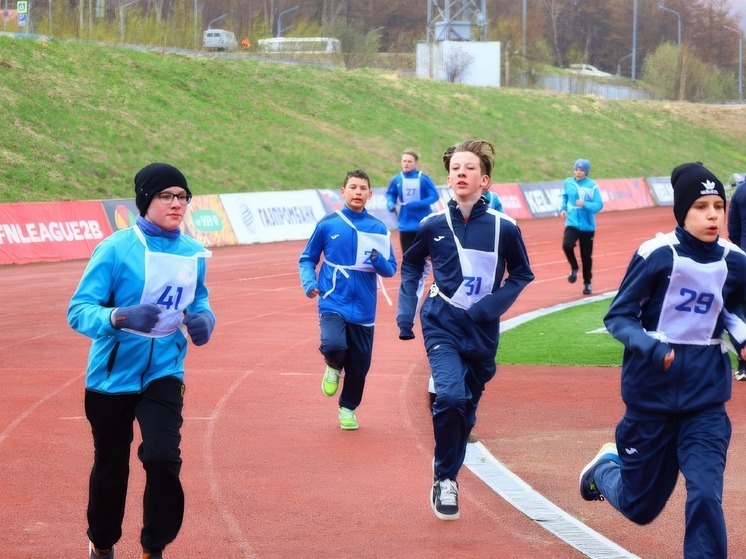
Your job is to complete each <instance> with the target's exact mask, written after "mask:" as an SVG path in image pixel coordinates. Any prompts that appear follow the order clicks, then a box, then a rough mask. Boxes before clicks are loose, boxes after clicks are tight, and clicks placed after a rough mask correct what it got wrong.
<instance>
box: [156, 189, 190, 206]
mask: <svg viewBox="0 0 746 559" xmlns="http://www.w3.org/2000/svg"><path fill="white" fill-rule="evenodd" d="M155 196H156V198H158V199H159V200H160V201H161V202H163V203H164V204H170V203H171V202H173V201H174V198H177V199H178V200H179V204H189V202H191V201H192V197H191V196H190V195H188V194H183V193H182V194H174V193H173V192H158V193H157V194H156V195H155Z"/></svg>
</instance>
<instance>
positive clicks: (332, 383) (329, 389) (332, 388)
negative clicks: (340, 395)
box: [321, 366, 341, 396]
mask: <svg viewBox="0 0 746 559" xmlns="http://www.w3.org/2000/svg"><path fill="white" fill-rule="evenodd" d="M340 372H341V371H338V370H337V369H335V368H333V367H329V366H327V367H326V371H324V380H322V381H321V390H322V391H323V392H324V394H326V395H327V396H334V395H335V394H336V393H337V388H339V374H340Z"/></svg>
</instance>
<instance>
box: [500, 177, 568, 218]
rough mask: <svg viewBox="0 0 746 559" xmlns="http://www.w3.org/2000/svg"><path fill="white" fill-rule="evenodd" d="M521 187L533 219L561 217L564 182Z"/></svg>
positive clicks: (531, 184)
mask: <svg viewBox="0 0 746 559" xmlns="http://www.w3.org/2000/svg"><path fill="white" fill-rule="evenodd" d="M520 186H521V191H522V192H523V196H524V197H525V199H526V204H528V209H529V211H530V212H531V215H532V216H533V217H552V216H556V215H559V212H560V205H561V204H562V192H563V190H564V181H551V182H529V183H521V185H520ZM503 203H505V202H503Z"/></svg>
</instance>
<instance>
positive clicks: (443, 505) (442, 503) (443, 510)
mask: <svg viewBox="0 0 746 559" xmlns="http://www.w3.org/2000/svg"><path fill="white" fill-rule="evenodd" d="M430 505H431V506H432V507H433V512H434V513H435V516H437V517H438V518H440V519H441V520H458V517H459V514H458V483H456V480H453V479H439V480H435V483H433V488H432V489H431V490H430Z"/></svg>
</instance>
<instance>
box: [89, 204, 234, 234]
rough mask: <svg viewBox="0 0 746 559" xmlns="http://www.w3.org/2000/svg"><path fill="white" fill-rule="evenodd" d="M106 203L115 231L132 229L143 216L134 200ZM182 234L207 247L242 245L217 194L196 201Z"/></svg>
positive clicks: (185, 218) (105, 206) (190, 210)
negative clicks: (139, 216) (139, 217)
mask: <svg viewBox="0 0 746 559" xmlns="http://www.w3.org/2000/svg"><path fill="white" fill-rule="evenodd" d="M102 203H103V205H104V210H105V211H106V217H107V218H108V219H109V223H110V224H111V229H112V231H119V230H120V229H126V228H127V227H132V226H133V225H134V224H135V223H136V221H137V216H138V215H139V214H140V212H139V211H138V209H137V206H136V205H135V199H134V198H129V199H120V200H104V201H103V202H102ZM181 232H182V234H184V235H189V236H190V237H192V238H194V239H196V240H197V241H199V242H200V243H201V244H202V246H205V247H216V246H227V245H235V244H238V240H237V239H236V234H235V233H234V232H233V228H232V227H231V224H230V221H229V220H228V214H227V213H226V212H225V209H224V208H223V204H222V202H221V201H220V198H219V196H217V195H214V194H209V195H205V196H194V197H193V198H192V201H191V203H190V204H189V206H187V211H186V214H185V215H184V221H183V222H182V224H181Z"/></svg>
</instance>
